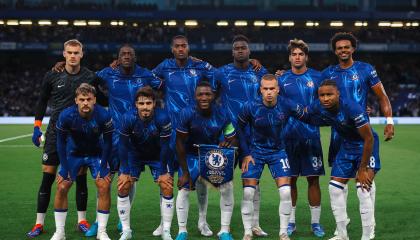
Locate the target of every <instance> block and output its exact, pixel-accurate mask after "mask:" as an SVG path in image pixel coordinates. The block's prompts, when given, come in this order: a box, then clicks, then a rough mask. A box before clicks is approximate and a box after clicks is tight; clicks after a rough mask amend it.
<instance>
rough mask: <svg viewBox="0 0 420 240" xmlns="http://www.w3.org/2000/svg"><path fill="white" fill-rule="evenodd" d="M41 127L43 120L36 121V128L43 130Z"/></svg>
mask: <svg viewBox="0 0 420 240" xmlns="http://www.w3.org/2000/svg"><path fill="white" fill-rule="evenodd" d="M41 125H42V121H41V120H35V123H34V127H39V128H41Z"/></svg>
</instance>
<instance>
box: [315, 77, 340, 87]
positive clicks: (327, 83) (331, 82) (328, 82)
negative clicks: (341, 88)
mask: <svg viewBox="0 0 420 240" xmlns="http://www.w3.org/2000/svg"><path fill="white" fill-rule="evenodd" d="M323 86H332V87H335V88H337V83H336V82H335V81H334V80H331V79H325V80H324V81H322V83H321V85H319V87H323Z"/></svg>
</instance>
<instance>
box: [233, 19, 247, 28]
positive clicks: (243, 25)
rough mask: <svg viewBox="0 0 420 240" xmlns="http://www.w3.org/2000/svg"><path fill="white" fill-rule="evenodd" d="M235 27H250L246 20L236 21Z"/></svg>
mask: <svg viewBox="0 0 420 240" xmlns="http://www.w3.org/2000/svg"><path fill="white" fill-rule="evenodd" d="M235 26H237V27H246V26H248V22H247V21H244V20H239V21H235Z"/></svg>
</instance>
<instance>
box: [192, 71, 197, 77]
mask: <svg viewBox="0 0 420 240" xmlns="http://www.w3.org/2000/svg"><path fill="white" fill-rule="evenodd" d="M190 74H191V76H193V77H195V76H197V72H196V71H195V69H190Z"/></svg>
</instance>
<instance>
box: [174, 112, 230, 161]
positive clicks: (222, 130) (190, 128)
mask: <svg viewBox="0 0 420 240" xmlns="http://www.w3.org/2000/svg"><path fill="white" fill-rule="evenodd" d="M179 121H180V122H179V125H178V127H177V128H176V130H177V131H178V132H181V133H188V140H187V143H186V144H187V145H186V150H187V153H188V154H193V155H197V148H196V147H194V144H214V145H218V144H219V139H220V137H221V136H222V135H224V136H225V137H226V138H229V137H232V136H234V135H235V134H236V132H235V129H234V127H233V125H232V123H231V120H230V118H229V116H228V114H227V112H226V111H225V110H224V109H223V108H221V107H219V106H218V105H215V104H214V105H212V111H211V115H210V116H203V115H202V114H201V113H200V112H199V111H198V109H197V107H196V105H195V104H194V105H192V106H189V107H187V108H185V109H183V110H182V112H181V114H180V120H179Z"/></svg>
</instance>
